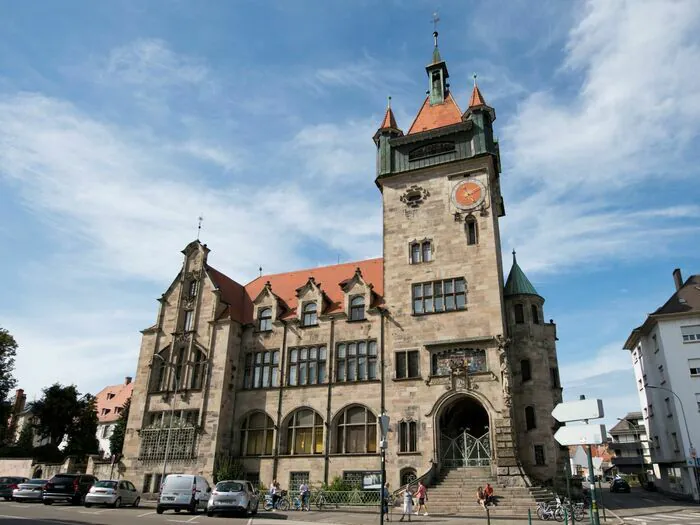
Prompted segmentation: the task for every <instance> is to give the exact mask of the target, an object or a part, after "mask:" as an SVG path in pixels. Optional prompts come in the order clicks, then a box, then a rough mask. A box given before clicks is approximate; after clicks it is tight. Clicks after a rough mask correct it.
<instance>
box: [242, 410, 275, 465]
mask: <svg viewBox="0 0 700 525" xmlns="http://www.w3.org/2000/svg"><path fill="white" fill-rule="evenodd" d="M259 415H262V416H264V417H265V420H264V422H263V425H262V426H254V427H251V426H250V425H251V420H252V419H253V418H255V417H256V416H259ZM251 434H253V437H255V438H256V439H257V438H258V436H261V437H262V440H263V443H262V445H263V451H262V452H261V453H257V452H255V451H254V452H253V453H250V451H249V449H250V446H249V445H250V438H251ZM239 445H240V448H239V450H240V454H241V457H264V456H272V455H273V453H274V450H275V423H274V421H273V420H272V418H271V417H270V416H269V414H268V413H267V412H265V411H263V410H251V411H250V412H248V413H247V414H246V415H245V417H244V418H243V420H242V422H241V424H240V444H239Z"/></svg>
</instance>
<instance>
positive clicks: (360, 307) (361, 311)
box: [350, 295, 365, 321]
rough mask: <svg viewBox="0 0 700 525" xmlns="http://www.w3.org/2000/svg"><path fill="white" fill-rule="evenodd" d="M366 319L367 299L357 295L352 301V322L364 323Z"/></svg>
mask: <svg viewBox="0 0 700 525" xmlns="http://www.w3.org/2000/svg"><path fill="white" fill-rule="evenodd" d="M364 318H365V298H364V297H363V296H361V295H357V296H355V297H353V298H352V299H351V300H350V320H351V321H362V320H363V319H364Z"/></svg>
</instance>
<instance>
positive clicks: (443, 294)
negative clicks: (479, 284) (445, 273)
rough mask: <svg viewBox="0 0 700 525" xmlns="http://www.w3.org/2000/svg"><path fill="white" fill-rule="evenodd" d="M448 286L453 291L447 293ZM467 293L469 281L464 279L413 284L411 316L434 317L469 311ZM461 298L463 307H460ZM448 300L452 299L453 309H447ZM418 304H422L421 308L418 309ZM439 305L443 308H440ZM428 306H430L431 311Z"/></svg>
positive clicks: (452, 278)
mask: <svg viewBox="0 0 700 525" xmlns="http://www.w3.org/2000/svg"><path fill="white" fill-rule="evenodd" d="M438 285H439V291H438ZM448 285H449V287H450V290H451V291H450V292H448V291H447V286H448ZM458 285H460V286H459V288H461V291H458V290H457V288H458ZM467 291H468V286H467V280H466V278H464V277H450V278H447V279H437V280H435V281H425V282H420V283H412V284H411V314H412V315H416V316H417V315H432V314H444V313H450V312H460V311H464V310H467ZM459 298H462V299H461V302H462V305H461V306H459V303H460V300H459ZM448 299H451V303H452V307H451V308H448V307H447V303H448ZM438 300H439V303H438ZM418 304H420V308H416V306H417V305H418ZM438 304H440V305H441V306H440V307H438ZM428 305H430V307H429V309H428ZM426 310H427V311H426Z"/></svg>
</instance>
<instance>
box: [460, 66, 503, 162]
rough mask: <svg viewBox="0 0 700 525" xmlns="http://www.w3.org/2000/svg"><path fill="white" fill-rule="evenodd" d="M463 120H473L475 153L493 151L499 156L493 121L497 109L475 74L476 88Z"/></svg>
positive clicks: (473, 90)
mask: <svg viewBox="0 0 700 525" xmlns="http://www.w3.org/2000/svg"><path fill="white" fill-rule="evenodd" d="M462 120H464V121H467V120H471V122H472V124H474V153H476V154H481V153H492V154H495V155H496V156H497V157H498V146H497V145H496V143H495V141H494V139H493V125H492V124H493V121H494V120H496V111H495V110H494V109H493V108H492V107H491V106H489V105H488V104H487V103H486V99H484V95H482V94H481V90H480V89H479V86H478V85H477V83H476V75H474V89H472V96H471V97H470V98H469V107H468V108H467V111H465V112H464V115H462Z"/></svg>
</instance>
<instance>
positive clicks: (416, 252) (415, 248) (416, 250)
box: [410, 242, 420, 264]
mask: <svg viewBox="0 0 700 525" xmlns="http://www.w3.org/2000/svg"><path fill="white" fill-rule="evenodd" d="M410 248H411V264H418V263H420V243H417V242H414V243H411V247H410Z"/></svg>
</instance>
